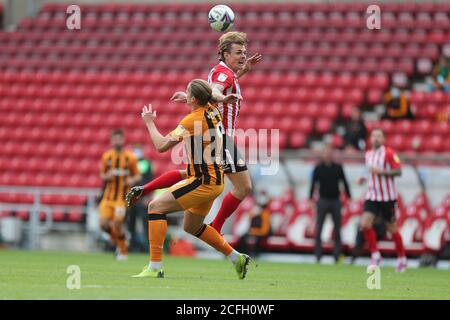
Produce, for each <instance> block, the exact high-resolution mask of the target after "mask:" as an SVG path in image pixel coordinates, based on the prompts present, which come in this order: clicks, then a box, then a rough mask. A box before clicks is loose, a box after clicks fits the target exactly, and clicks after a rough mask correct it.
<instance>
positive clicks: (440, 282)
mask: <svg viewBox="0 0 450 320" xmlns="http://www.w3.org/2000/svg"><path fill="white" fill-rule="evenodd" d="M146 261H147V256H146V255H139V254H133V255H131V256H130V259H129V260H128V261H125V262H117V261H115V260H114V259H113V256H112V254H106V253H67V252H45V251H15V250H2V251H0V299H275V300H276V299H295V300H297V299H450V274H449V272H448V271H445V270H435V269H408V270H407V271H406V272H405V273H403V274H397V273H395V271H394V269H393V268H388V267H385V268H382V269H381V289H380V290H369V289H367V286H366V281H367V278H368V277H369V276H370V275H368V274H366V272H365V268H364V267H360V266H349V265H312V264H294V263H273V262H265V261H253V264H252V265H251V266H250V269H249V272H248V275H247V279H245V280H238V279H237V276H236V274H235V271H234V269H233V268H232V265H231V263H230V262H229V261H227V260H225V259H224V260H205V259H195V258H181V257H165V260H164V266H165V268H164V269H165V273H166V277H165V278H164V279H135V278H131V277H130V276H131V275H133V274H137V273H139V272H140V271H141V270H142V267H143V266H144V265H145V264H146ZM69 265H78V266H79V267H80V270H81V288H80V289H72V290H70V289H67V287H66V281H67V278H68V276H69V274H67V273H66V271H67V267H68V266H69ZM256 265H257V266H256Z"/></svg>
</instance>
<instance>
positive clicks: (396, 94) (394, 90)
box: [391, 88, 400, 99]
mask: <svg viewBox="0 0 450 320" xmlns="http://www.w3.org/2000/svg"><path fill="white" fill-rule="evenodd" d="M391 94H392V97H393V98H395V99H397V98H398V97H400V90H398V89H397V88H392V89H391Z"/></svg>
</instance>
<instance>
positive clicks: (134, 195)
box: [126, 186, 144, 207]
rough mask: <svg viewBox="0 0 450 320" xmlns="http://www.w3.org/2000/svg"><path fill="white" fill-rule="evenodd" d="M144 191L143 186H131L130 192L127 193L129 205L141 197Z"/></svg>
mask: <svg viewBox="0 0 450 320" xmlns="http://www.w3.org/2000/svg"><path fill="white" fill-rule="evenodd" d="M143 192H144V187H143V186H136V187H133V188H131V190H130V192H128V193H127V197H126V200H127V206H128V207H131V206H132V205H134V204H135V203H136V202H138V200H139V199H140V198H141V196H142V193H143Z"/></svg>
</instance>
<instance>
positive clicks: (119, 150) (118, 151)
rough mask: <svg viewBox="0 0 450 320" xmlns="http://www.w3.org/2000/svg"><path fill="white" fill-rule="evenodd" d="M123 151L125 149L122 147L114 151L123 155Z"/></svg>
mask: <svg viewBox="0 0 450 320" xmlns="http://www.w3.org/2000/svg"><path fill="white" fill-rule="evenodd" d="M122 150H123V147H120V148H118V147H114V151H116V152H117V153H121V152H122Z"/></svg>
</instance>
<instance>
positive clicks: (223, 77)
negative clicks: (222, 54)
mask: <svg viewBox="0 0 450 320" xmlns="http://www.w3.org/2000/svg"><path fill="white" fill-rule="evenodd" d="M227 78H228V76H227V75H226V74H225V73H220V74H219V76H218V77H217V80H219V81H220V82H224V81H225V80H227Z"/></svg>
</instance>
